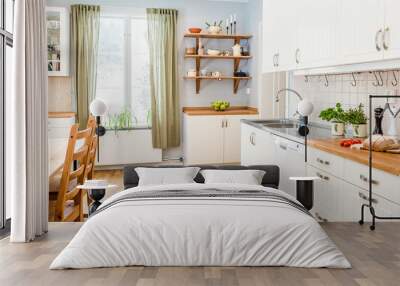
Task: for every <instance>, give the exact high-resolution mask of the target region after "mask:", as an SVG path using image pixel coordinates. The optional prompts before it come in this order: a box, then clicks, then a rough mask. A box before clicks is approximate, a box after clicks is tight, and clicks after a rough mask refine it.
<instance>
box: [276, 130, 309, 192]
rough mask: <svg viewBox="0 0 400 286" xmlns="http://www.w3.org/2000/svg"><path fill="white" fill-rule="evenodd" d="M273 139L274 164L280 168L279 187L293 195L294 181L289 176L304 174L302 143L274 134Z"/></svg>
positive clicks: (294, 189) (294, 190) (301, 175)
mask: <svg viewBox="0 0 400 286" xmlns="http://www.w3.org/2000/svg"><path fill="white" fill-rule="evenodd" d="M273 139H274V143H275V157H276V159H275V164H276V165H278V166H279V168H280V183H279V189H280V190H282V191H284V192H286V193H288V194H290V195H292V196H294V197H295V196H296V183H295V181H292V180H290V179H289V178H290V177H303V176H305V175H306V163H305V153H304V152H305V150H304V145H303V144H300V143H297V142H294V141H291V140H288V139H285V138H282V137H279V136H276V135H274V136H273Z"/></svg>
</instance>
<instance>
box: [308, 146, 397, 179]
mask: <svg viewBox="0 0 400 286" xmlns="http://www.w3.org/2000/svg"><path fill="white" fill-rule="evenodd" d="M340 140H341V139H312V140H311V139H310V140H309V141H308V144H309V145H310V146H311V147H314V148H317V149H319V150H322V151H325V152H328V153H332V154H334V155H337V156H340V157H343V158H345V159H349V160H352V161H355V162H358V163H361V164H365V165H369V156H368V154H369V152H368V151H367V150H356V149H350V148H346V147H342V146H340ZM372 166H373V167H374V168H376V169H379V170H382V171H384V172H387V173H391V174H393V175H396V176H400V154H392V153H384V152H373V154H372Z"/></svg>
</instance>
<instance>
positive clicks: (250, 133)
mask: <svg viewBox="0 0 400 286" xmlns="http://www.w3.org/2000/svg"><path fill="white" fill-rule="evenodd" d="M241 130H242V139H241V161H240V162H241V165H243V166H250V165H260V164H261V165H276V146H275V142H274V138H273V135H272V134H271V133H270V132H268V131H266V130H261V129H259V128H257V127H254V126H251V125H249V124H246V123H242V124H241Z"/></svg>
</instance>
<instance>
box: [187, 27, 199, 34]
mask: <svg viewBox="0 0 400 286" xmlns="http://www.w3.org/2000/svg"><path fill="white" fill-rule="evenodd" d="M189 32H190V33H192V34H199V33H200V32H201V28H189Z"/></svg>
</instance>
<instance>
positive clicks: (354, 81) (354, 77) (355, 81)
mask: <svg viewBox="0 0 400 286" xmlns="http://www.w3.org/2000/svg"><path fill="white" fill-rule="evenodd" d="M351 76H352V77H353V81H352V82H351V85H352V86H354V87H356V86H357V80H356V76H355V74H354V73H353V72H352V73H351Z"/></svg>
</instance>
